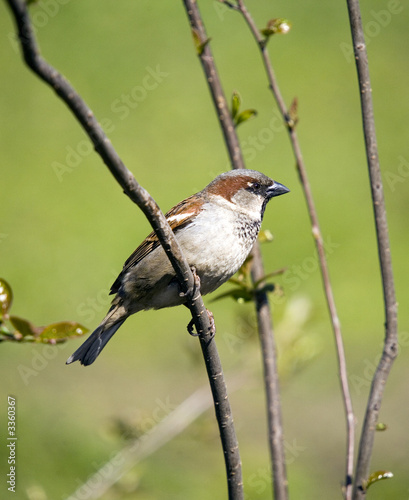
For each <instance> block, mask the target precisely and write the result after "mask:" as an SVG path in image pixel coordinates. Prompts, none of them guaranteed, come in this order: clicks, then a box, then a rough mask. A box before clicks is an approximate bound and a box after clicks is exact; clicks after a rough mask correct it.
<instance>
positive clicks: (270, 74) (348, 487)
mask: <svg viewBox="0 0 409 500" xmlns="http://www.w3.org/2000/svg"><path fill="white" fill-rule="evenodd" d="M237 6H238V8H239V10H240V12H241V13H242V15H243V17H244V19H245V21H246V23H247V25H248V26H249V28H250V31H251V32H252V34H253V36H254V38H255V40H256V41H257V44H258V46H259V48H260V52H261V56H262V59H263V63H264V67H265V70H266V73H267V78H268V82H269V86H270V89H271V91H272V93H273V95H274V98H275V100H276V102H277V105H278V108H279V110H280V112H281V114H282V116H283V119H284V121H285V123H286V125H287V130H288V133H289V136H290V141H291V145H292V148H293V152H294V155H295V158H296V164H297V170H298V174H299V177H300V180H301V184H302V187H303V190H304V196H305V199H306V202H307V207H308V212H309V216H310V220H311V226H312V234H313V237H314V240H315V244H316V247H317V252H318V257H319V263H320V269H321V274H322V279H323V285H324V290H325V296H326V299H327V304H328V309H329V313H330V317H331V323H332V329H333V332H334V338H335V344H336V350H337V357H338V365H339V376H340V382H341V390H342V395H343V402H344V407H345V414H346V423H347V453H346V478H345V498H346V499H350V498H351V495H352V473H353V461H354V440H355V418H354V413H353V408H352V400H351V395H350V391H349V386H348V376H347V367H346V359H345V352H344V346H343V340H342V333H341V326H340V322H339V318H338V314H337V310H336V306H335V300H334V295H333V292H332V287H331V282H330V278H329V271H328V264H327V260H326V256H325V249H324V241H323V238H322V234H321V230H320V226H319V221H318V216H317V212H316V209H315V204H314V200H313V196H312V191H311V187H310V183H309V180H308V176H307V171H306V168H305V165H304V160H303V157H302V154H301V148H300V145H299V142H298V138H297V134H296V131H295V124H296V123H295V120H294V119H293V117H292V116H291V113H290V112H289V110H288V109H287V107H286V105H285V102H284V99H283V97H282V95H281V92H280V89H279V86H278V83H277V80H276V77H275V74H274V69H273V66H272V64H271V61H270V56H269V54H268V51H267V48H266V43H265V39H264V38H263V36H262V35H261V33H260V31H259V29H258V28H257V26H256V24H255V22H254V20H253V18H252V17H251V15H250V13H249V11H248V10H247V8H246V6H245V4H244V2H243V1H242V0H237Z"/></svg>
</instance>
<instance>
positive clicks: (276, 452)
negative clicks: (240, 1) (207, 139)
mask: <svg viewBox="0 0 409 500" xmlns="http://www.w3.org/2000/svg"><path fill="white" fill-rule="evenodd" d="M184 5H185V8H186V12H187V14H188V18H189V22H190V26H191V28H192V30H193V32H194V34H195V36H196V37H197V38H198V39H199V41H200V43H199V48H200V50H198V55H199V58H200V61H201V63H202V67H203V70H204V73H205V76H206V80H207V83H208V86H209V90H210V93H211V96H212V99H213V104H214V106H215V109H216V112H217V116H218V117H219V122H220V126H221V128H222V131H223V135H224V137H225V142H226V146H227V150H228V153H229V157H230V161H231V164H232V167H233V168H245V164H244V160H243V156H242V152H241V148H240V145H239V140H238V137H237V134H236V130H235V127H234V123H233V119H232V117H231V114H230V111H229V109H228V106H227V103H226V97H225V95H224V92H223V88H222V85H221V83H220V78H219V75H218V72H217V68H216V65H215V62H214V58H213V55H212V51H211V48H210V46H209V43H208V41H209V39H208V37H207V34H206V30H205V27H204V24H203V21H202V18H201V15H200V11H199V9H198V7H197V3H196V1H194V0H184ZM229 7H231V8H234V6H233V4H231V3H230V2H229ZM252 256H253V264H252V278H253V281H254V282H256V281H258V280H259V279H261V278H262V277H263V276H264V269H263V262H262V257H261V251H260V248H259V243H258V242H257V243H256V244H255V245H254V248H253V251H252ZM255 305H256V311H257V323H258V332H259V338H260V343H261V350H262V361H263V371H264V386H265V392H266V406H267V418H268V430H269V434H268V442H269V452H270V457H271V462H272V476H273V478H272V479H273V488H274V496H275V498H276V500H286V499H287V498H288V488H287V484H288V481H287V472H286V461H285V451H284V438H283V426H282V418H281V400H280V388H279V383H278V368H277V356H276V351H275V342H274V336H273V326H272V321H271V310H270V305H269V301H268V296H267V294H266V293H258V294H257V295H256V298H255Z"/></svg>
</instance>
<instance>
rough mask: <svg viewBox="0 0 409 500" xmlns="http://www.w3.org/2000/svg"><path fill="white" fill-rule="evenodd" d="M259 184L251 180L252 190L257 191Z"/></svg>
mask: <svg viewBox="0 0 409 500" xmlns="http://www.w3.org/2000/svg"><path fill="white" fill-rule="evenodd" d="M260 187H261V186H260V184H259V183H258V182H253V189H254V191H258V190H259V189H260Z"/></svg>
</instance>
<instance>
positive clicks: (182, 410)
mask: <svg viewBox="0 0 409 500" xmlns="http://www.w3.org/2000/svg"><path fill="white" fill-rule="evenodd" d="M229 385H230V390H231V391H232V389H233V390H236V389H238V388H239V387H240V386H242V385H243V376H242V375H240V376H237V377H235V378H234V379H233V380H232V383H231V384H229ZM212 403H213V401H212V398H211V397H210V394H209V389H208V387H201V388H200V389H197V390H196V391H195V392H194V393H193V394H191V395H190V396H189V397H187V398H186V399H185V400H184V401H183V402H182V403H181V404H180V405H179V406H177V408H175V409H174V410H173V411H172V412H171V413H169V414H168V415H166V417H165V418H164V419H163V420H161V421H160V422H159V423H158V424H157V425H156V426H155V427H153V428H152V429H150V430H149V431H148V432H147V433H145V434H143V435H142V436H140V437H138V438H137V439H135V440H132V441H131V442H127V444H126V446H124V447H123V448H122V449H121V450H119V451H118V452H117V453H116V454H115V456H114V457H112V458H111V459H110V461H109V462H108V463H105V464H103V466H102V467H100V468H99V470H97V471H96V472H95V473H94V474H92V476H90V477H89V478H88V479H87V480H86V482H85V483H84V484H82V485H81V486H80V487H79V488H78V490H77V491H76V492H74V493H73V494H72V495H70V498H77V492H78V496H79V494H80V492H82V491H84V489H86V490H87V491H88V496H87V498H88V500H91V499H94V500H95V499H97V498H101V497H102V496H103V494H104V493H105V492H106V491H107V490H108V489H109V488H110V487H111V486H113V485H114V484H115V483H117V482H118V481H119V480H120V479H121V477H123V476H124V475H125V474H126V473H127V472H129V471H130V470H131V469H132V468H133V467H135V465H137V464H138V463H139V462H141V461H142V460H144V459H145V458H147V457H148V456H149V455H152V454H153V453H155V451H157V450H158V449H159V448H161V447H162V446H164V445H165V444H166V443H168V442H169V441H170V440H172V439H173V438H174V437H175V436H177V435H178V434H180V433H182V432H183V431H184V430H185V429H186V428H187V427H188V426H189V425H191V424H192V423H193V422H194V421H195V420H196V419H198V418H199V417H200V415H202V414H203V413H204V412H205V411H207V410H208V409H209V408H210V407H211V406H212Z"/></svg>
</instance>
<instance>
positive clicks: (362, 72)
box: [347, 0, 398, 499]
mask: <svg viewBox="0 0 409 500" xmlns="http://www.w3.org/2000/svg"><path fill="white" fill-rule="evenodd" d="M347 6H348V13H349V22H350V26H351V33H352V42H353V45H354V53H355V61H356V67H357V72H358V83H359V90H360V92H359V95H360V98H361V110H362V122H363V131H364V136H365V147H366V157H367V163H368V172H369V179H370V184H371V193H372V204H373V210H374V217H375V227H376V236H377V243H378V254H379V264H380V268H381V274H382V287H383V297H384V306H385V339H384V347H383V352H382V357H381V359H380V361H379V364H378V367H377V369H376V372H375V375H374V378H373V380H372V386H371V391H370V394H369V399H368V404H367V408H366V414H365V420H364V424H363V427H362V434H361V439H360V444H359V452H358V460H357V465H356V475H355V482H354V499H361V498H365V496H366V491H365V481H366V480H367V478H368V476H369V467H370V460H371V456H372V449H373V443H374V438H375V429H376V423H377V421H378V416H379V411H380V408H381V403H382V397H383V391H384V388H385V384H386V381H387V378H388V375H389V372H390V370H391V368H392V364H393V361H394V360H395V358H396V356H397V348H398V319H397V303H396V297H395V285H394V279H393V271H392V262H391V254H390V246H389V231H388V223H387V219H386V208H385V201H384V197H383V185H382V177H381V170H380V165H379V156H378V145H377V142H376V132H375V121H374V112H373V105H372V88H371V81H370V78H369V65H368V55H367V51H366V45H365V36H364V31H363V27H362V20H361V12H360V7H359V1H358V0H347Z"/></svg>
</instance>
